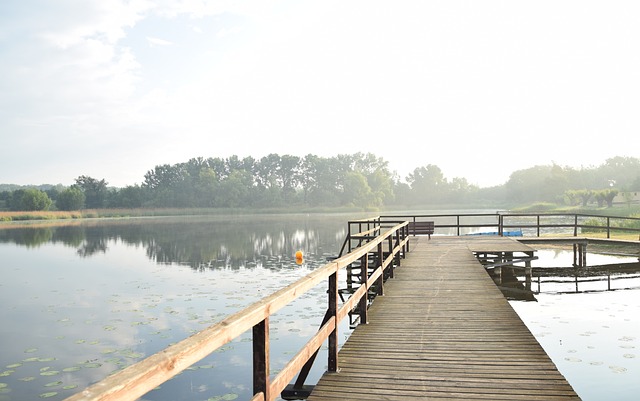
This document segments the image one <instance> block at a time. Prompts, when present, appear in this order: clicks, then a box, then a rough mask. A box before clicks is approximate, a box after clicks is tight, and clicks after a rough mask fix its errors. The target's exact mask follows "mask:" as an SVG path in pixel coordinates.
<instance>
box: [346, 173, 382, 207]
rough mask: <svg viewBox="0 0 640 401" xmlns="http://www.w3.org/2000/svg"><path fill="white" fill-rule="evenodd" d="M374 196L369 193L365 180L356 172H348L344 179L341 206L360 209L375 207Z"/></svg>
mask: <svg viewBox="0 0 640 401" xmlns="http://www.w3.org/2000/svg"><path fill="white" fill-rule="evenodd" d="M374 199H375V196H374V195H373V193H372V192H371V188H370V187H369V184H367V179H366V178H365V176H364V175H362V174H361V173H359V172H357V171H350V172H348V173H347V174H345V177H344V192H343V204H345V205H354V206H358V207H362V208H366V207H368V206H377V205H375V203H376V202H375V200H374Z"/></svg>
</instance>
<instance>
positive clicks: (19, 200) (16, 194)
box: [8, 188, 53, 211]
mask: <svg viewBox="0 0 640 401" xmlns="http://www.w3.org/2000/svg"><path fill="white" fill-rule="evenodd" d="M52 203H53V201H52V200H51V199H50V198H49V196H48V195H47V194H46V193H45V192H43V191H40V190H37V189H33V188H28V189H17V190H15V191H13V193H12V194H11V198H10V200H9V201H8V206H9V208H10V209H11V210H14V211H23V210H24V211H36V210H47V209H49V207H51V204H52Z"/></svg>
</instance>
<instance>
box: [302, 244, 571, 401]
mask: <svg viewBox="0 0 640 401" xmlns="http://www.w3.org/2000/svg"><path fill="white" fill-rule="evenodd" d="M498 250H501V251H505V252H513V251H524V252H527V251H530V250H531V248H529V247H527V246H526V245H523V244H520V243H518V242H517V241H515V240H513V239H510V238H504V237H493V238H486V237H484V238H480V237H474V236H467V237H432V239H431V240H427V237H417V239H416V240H415V241H413V240H412V243H411V251H410V252H409V253H408V255H407V258H406V259H403V260H402V264H401V266H400V267H398V268H397V269H396V271H395V277H394V278H393V279H389V280H387V282H386V283H385V290H384V292H385V295H384V296H382V297H378V298H376V300H375V301H374V302H373V304H372V306H371V308H370V309H369V324H361V325H359V326H358V327H357V328H356V329H355V330H354V332H353V333H352V335H351V336H350V337H349V339H348V340H347V341H346V343H345V344H344V346H343V347H342V349H341V350H340V353H339V355H338V361H339V372H338V373H326V374H325V375H324V376H323V377H322V378H321V379H320V381H319V382H318V384H317V385H316V386H315V388H314V390H313V392H312V393H311V396H310V397H309V398H308V400H309V401H326V400H341V401H345V400H408V399H410V400H426V399H428V400H438V399H442V400H454V399H466V400H567V399H579V397H578V396H577V394H576V393H575V392H574V390H573V389H572V387H571V386H570V385H569V383H568V382H567V381H566V379H565V378H564V376H562V374H560V372H558V370H557V368H556V366H555V365H554V363H553V362H552V361H551V359H550V358H549V356H548V355H547V354H546V353H545V352H544V350H543V349H542V347H541V346H540V345H539V343H538V342H537V341H536V339H535V338H534V336H533V335H532V334H531V333H530V332H529V330H528V329H527V327H526V326H525V325H524V323H522V321H521V320H520V318H519V317H518V315H517V314H516V312H515V311H514V310H513V309H512V308H511V306H510V305H509V303H508V301H507V300H506V299H505V298H504V296H503V295H502V293H501V292H500V290H499V289H498V288H497V287H496V286H495V284H494V282H493V280H492V279H491V278H490V277H489V275H488V274H487V273H486V271H485V269H484V268H483V267H482V265H481V264H480V263H479V262H478V261H477V260H476V258H475V257H474V255H473V252H482V251H492V252H494V251H498Z"/></svg>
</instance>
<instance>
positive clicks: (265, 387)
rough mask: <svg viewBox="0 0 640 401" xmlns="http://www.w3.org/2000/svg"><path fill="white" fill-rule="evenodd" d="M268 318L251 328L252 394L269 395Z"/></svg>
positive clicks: (266, 396) (267, 398) (267, 397)
mask: <svg viewBox="0 0 640 401" xmlns="http://www.w3.org/2000/svg"><path fill="white" fill-rule="evenodd" d="M269 387H270V385H269V318H268V317H267V318H266V319H264V320H263V321H262V322H260V323H258V324H256V325H255V326H253V394H258V393H262V394H264V399H265V400H270V399H271V395H270V394H269Z"/></svg>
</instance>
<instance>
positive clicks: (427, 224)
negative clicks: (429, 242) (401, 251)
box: [409, 221, 434, 239]
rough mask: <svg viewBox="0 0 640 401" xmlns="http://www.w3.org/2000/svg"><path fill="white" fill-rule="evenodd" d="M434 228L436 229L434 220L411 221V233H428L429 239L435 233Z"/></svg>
mask: <svg viewBox="0 0 640 401" xmlns="http://www.w3.org/2000/svg"><path fill="white" fill-rule="evenodd" d="M433 229H434V224H433V221H411V222H409V234H410V235H428V236H429V239H431V234H433Z"/></svg>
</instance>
